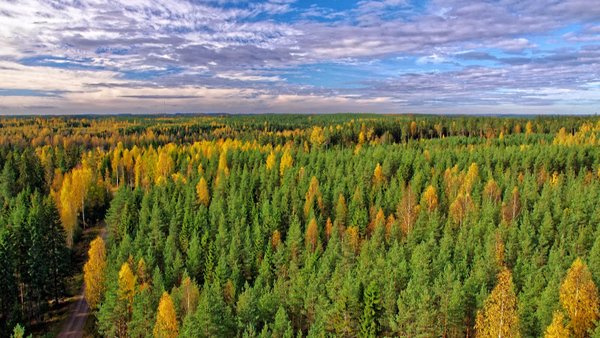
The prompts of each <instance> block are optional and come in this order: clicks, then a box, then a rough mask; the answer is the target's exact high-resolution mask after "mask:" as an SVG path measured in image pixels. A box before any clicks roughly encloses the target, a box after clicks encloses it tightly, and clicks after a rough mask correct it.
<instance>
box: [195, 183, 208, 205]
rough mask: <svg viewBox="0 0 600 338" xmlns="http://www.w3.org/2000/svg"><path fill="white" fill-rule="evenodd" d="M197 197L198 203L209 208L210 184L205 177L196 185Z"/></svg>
mask: <svg viewBox="0 0 600 338" xmlns="http://www.w3.org/2000/svg"><path fill="white" fill-rule="evenodd" d="M196 196H197V197H198V203H200V204H203V205H204V206H206V207H208V203H209V202H210V193H209V192H208V184H207V183H206V180H205V179H204V177H200V181H198V184H197V185H196Z"/></svg>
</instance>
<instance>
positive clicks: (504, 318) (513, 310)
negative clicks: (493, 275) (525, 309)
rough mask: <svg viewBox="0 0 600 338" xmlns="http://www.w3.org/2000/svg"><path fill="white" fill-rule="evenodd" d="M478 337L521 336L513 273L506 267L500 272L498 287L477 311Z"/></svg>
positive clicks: (503, 337) (476, 325) (506, 337)
mask: <svg viewBox="0 0 600 338" xmlns="http://www.w3.org/2000/svg"><path fill="white" fill-rule="evenodd" d="M475 330H477V337H482V338H488V337H489V338H492V337H493V338H508V337H520V336H521V333H520V331H519V316H518V312H517V296H516V295H515V290H514V286H513V282H512V274H511V273H510V271H509V270H508V269H506V268H503V269H502V270H501V271H500V272H499V273H498V280H497V284H496V287H494V289H493V290H492V292H491V293H490V295H489V296H488V298H487V299H486V300H485V303H484V304H483V309H481V310H480V311H479V312H478V313H477V319H476V322H475Z"/></svg>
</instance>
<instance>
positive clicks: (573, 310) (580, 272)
mask: <svg viewBox="0 0 600 338" xmlns="http://www.w3.org/2000/svg"><path fill="white" fill-rule="evenodd" d="M560 304H561V305H562V307H563V309H564V310H565V312H566V313H567V315H568V316H569V319H570V321H569V328H570V329H571V330H572V331H573V334H574V336H575V337H585V336H586V333H587V332H588V330H589V329H591V328H593V327H594V325H595V324H594V322H595V321H596V320H598V318H599V317H600V313H599V309H598V288H596V285H595V284H594V281H593V280H592V274H591V273H590V271H589V270H588V267H587V265H586V264H585V263H583V261H582V260H581V259H580V258H577V259H576V260H575V261H574V262H573V264H572V265H571V268H570V269H569V271H568V272H567V276H566V277H565V280H564V281H563V283H562V285H561V286H560Z"/></svg>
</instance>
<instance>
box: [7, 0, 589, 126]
mask: <svg viewBox="0 0 600 338" xmlns="http://www.w3.org/2000/svg"><path fill="white" fill-rule="evenodd" d="M176 112H178V113H335V112H375V113H435V114H502V113H505V114H595V113H600V6H599V5H594V1H593V0H562V1H556V0H531V1H530V0H494V1H492V0H488V1H485V0H482V1H473V0H415V1H411V0H377V1H366V0H360V1H351V0H331V1H306V0H267V1H242V0H213V1H211V0H204V1H201V0H45V1H39V0H37V1H36V0H0V113H2V114H41V115H44V114H89V113H99V114H102V113H176Z"/></svg>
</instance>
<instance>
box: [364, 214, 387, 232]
mask: <svg viewBox="0 0 600 338" xmlns="http://www.w3.org/2000/svg"><path fill="white" fill-rule="evenodd" d="M380 227H381V228H383V227H385V213H384V212H383V209H382V208H379V210H378V211H377V213H376V214H375V217H374V218H373V220H371V222H369V228H368V230H369V233H370V234H372V233H373V232H375V230H377V229H379V228H380Z"/></svg>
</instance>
